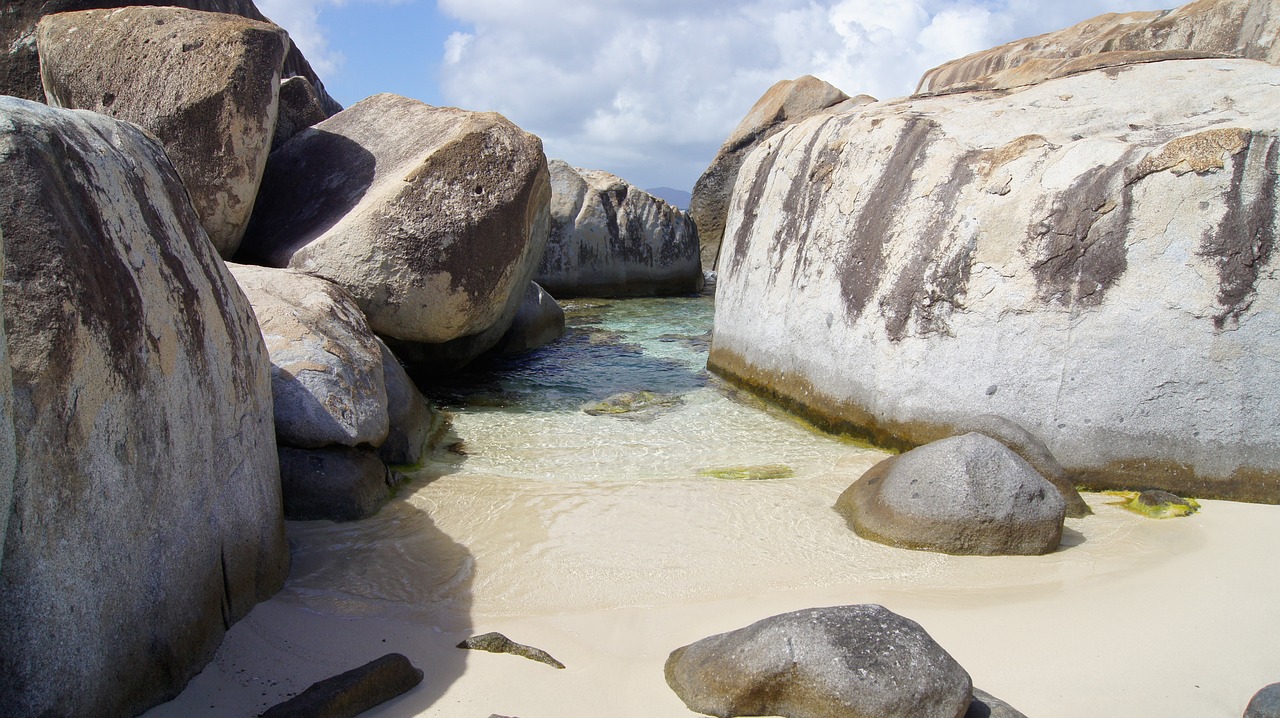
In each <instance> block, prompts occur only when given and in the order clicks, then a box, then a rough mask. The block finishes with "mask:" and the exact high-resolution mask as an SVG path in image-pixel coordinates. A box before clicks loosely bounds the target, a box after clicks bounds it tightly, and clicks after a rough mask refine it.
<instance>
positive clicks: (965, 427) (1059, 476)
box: [955, 414, 1093, 519]
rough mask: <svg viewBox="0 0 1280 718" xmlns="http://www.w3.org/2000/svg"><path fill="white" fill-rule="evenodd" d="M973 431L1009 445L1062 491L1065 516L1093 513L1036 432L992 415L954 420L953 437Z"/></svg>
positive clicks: (1073, 516) (1074, 517) (1075, 517)
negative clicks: (1065, 505)
mask: <svg viewBox="0 0 1280 718" xmlns="http://www.w3.org/2000/svg"><path fill="white" fill-rule="evenodd" d="M972 431H976V432H978V433H979V434H985V435H987V436H989V437H991V438H993V439H995V440H996V441H998V442H1000V443H1001V444H1004V445H1005V446H1007V447H1009V448H1010V449H1012V450H1013V452H1014V453H1015V454H1017V455H1018V456H1021V457H1022V459H1023V460H1024V461H1026V462H1027V463H1028V464H1031V468H1033V469H1035V470H1036V473H1038V474H1040V475H1041V476H1043V477H1044V478H1046V479H1048V480H1049V483H1051V484H1053V485H1054V487H1055V488H1056V489H1058V493H1060V494H1062V500H1063V501H1065V502H1066V504H1067V517H1068V518H1073V519H1078V518H1083V517H1085V516H1089V515H1091V514H1092V513H1093V509H1090V508H1089V504H1087V503H1085V500H1084V499H1083V498H1082V497H1081V496H1080V492H1079V491H1077V490H1076V487H1075V486H1074V485H1072V483H1071V479H1070V477H1068V476H1067V471H1066V469H1064V468H1062V464H1060V463H1058V460H1057V459H1055V458H1054V456H1053V452H1051V451H1049V447H1047V446H1045V445H1044V442H1043V441H1041V440H1040V439H1039V437H1037V436H1036V435H1035V434H1032V433H1031V432H1029V431H1027V430H1026V429H1024V428H1022V427H1021V426H1019V425H1018V424H1017V422H1014V421H1012V420H1009V419H1006V418H1004V417H1003V416H997V415H995V414H980V415H978V416H975V417H972V418H967V419H963V420H961V421H959V422H957V423H956V426H955V435H956V436H959V435H961V434H968V433H969V432H972Z"/></svg>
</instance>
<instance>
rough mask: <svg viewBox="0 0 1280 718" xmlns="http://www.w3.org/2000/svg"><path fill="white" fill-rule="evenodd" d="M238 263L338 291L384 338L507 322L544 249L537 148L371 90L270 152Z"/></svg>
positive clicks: (461, 116) (496, 334)
mask: <svg viewBox="0 0 1280 718" xmlns="http://www.w3.org/2000/svg"><path fill="white" fill-rule="evenodd" d="M262 185H263V190H262V193H261V194H260V195H259V197H258V206H257V208H256V209H255V211H254V217H253V222H252V224H251V227H250V231H249V235H248V236H247V237H246V239H245V244H244V247H243V249H242V252H241V256H242V257H243V258H244V260H245V261H249V262H251V263H260V264H267V265H270V266H276V267H285V266H288V267H292V268H295V269H299V270H302V271H304V272H307V273H309V274H314V275H316V276H320V277H324V278H326V279H329V280H331V281H333V282H336V283H337V284H338V285H340V286H341V287H342V288H344V289H346V290H347V291H348V292H350V293H351V295H352V296H353V297H355V299H356V302H357V303H358V304H359V305H360V308H361V309H362V310H363V311H364V313H365V315H366V316H367V317H368V319H369V324H370V326H372V327H373V329H374V331H376V332H377V333H378V334H380V335H383V336H384V337H393V338H395V339H399V340H403V341H409V342H420V343H429V344H441V343H444V342H448V341H450V340H455V339H460V338H466V337H470V336H475V335H482V334H483V335H485V336H486V337H488V336H489V335H490V334H492V337H491V340H490V341H489V342H488V344H487V346H479V347H473V348H472V349H471V350H472V351H474V354H472V356H474V355H478V354H479V353H480V352H483V351H484V350H485V349H488V348H489V347H491V346H493V344H495V343H497V341H498V340H499V339H501V338H502V334H503V333H505V332H506V330H507V327H509V326H510V324H511V320H512V318H513V317H514V316H515V313H516V310H517V308H518V307H519V304H520V300H521V299H523V296H524V291H525V288H526V287H527V286H528V283H529V280H530V279H531V278H532V276H533V272H534V270H535V269H536V266H537V262H538V259H539V258H540V257H541V256H542V252H543V250H544V248H545V247H546V241H547V232H548V229H549V224H548V222H549V220H548V216H549V209H548V205H549V202H550V196H551V190H550V182H549V180H548V177H547V168H546V158H545V156H544V155H543V153H542V142H541V141H540V140H539V139H538V138H537V137H534V136H533V135H530V134H528V133H527V132H524V131H522V130H521V129H519V128H518V127H516V126H515V125H513V124H511V123H510V122H509V121H507V120H506V119H505V118H503V117H502V116H501V115H497V114H494V113H479V112H467V111H464V110H458V109H455V108H440V107H432V106H430V105H427V104H424V103H422V102H418V101H417V100H410V99H408V98H404V97H399V96H397V95H388V94H383V95H375V96H373V97H370V98H368V99H365V100H363V101H361V102H359V103H357V104H356V105H354V106H352V107H350V108H348V109H347V110H344V111H343V112H341V113H339V114H337V115H335V116H333V117H331V118H329V119H328V120H325V121H324V122H322V123H320V124H319V125H316V126H315V127H312V128H310V129H308V130H306V131H304V132H302V133H300V134H298V135H297V136H295V137H294V138H293V139H292V140H290V141H289V142H287V143H285V145H284V146H283V147H281V148H280V149H279V150H277V151H276V152H274V153H272V155H271V159H270V162H269V163H268V164H267V170H266V175H265V177H264V179H263V183H262Z"/></svg>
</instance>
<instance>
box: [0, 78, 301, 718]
mask: <svg viewBox="0 0 1280 718" xmlns="http://www.w3.org/2000/svg"><path fill="white" fill-rule="evenodd" d="M0 156H3V157H4V158H5V159H4V162H2V163H0V194H3V195H4V197H3V201H0V234H3V237H4V251H5V267H4V269H5V286H4V314H5V329H6V333H7V337H8V342H9V346H8V348H9V358H10V362H11V365H12V369H13V388H14V393H13V396H14V405H13V421H14V433H15V435H16V437H17V447H16V448H17V451H16V453H17V467H18V468H17V474H16V477H15V482H14V493H13V504H12V510H11V513H10V518H9V526H8V537H7V541H6V543H5V547H4V550H5V555H4V561H3V564H2V567H3V571H2V572H0V646H3V650H0V705H2V706H4V710H3V712H4V713H5V715H6V716H15V717H21V716H43V715H77V716H106V715H136V714H138V713H140V712H142V711H143V710H145V709H146V708H148V707H150V706H152V705H155V704H157V703H159V702H162V701H164V700H167V699H168V698H171V697H172V696H173V695H175V694H176V693H177V692H178V691H179V690H180V689H181V688H182V686H183V685H185V684H186V682H187V681H188V680H189V679H190V678H191V677H192V676H194V675H195V674H196V673H197V672H199V671H200V669H201V668H202V667H203V666H204V665H205V664H206V663H207V662H208V661H209V660H211V659H212V657H213V654H214V651H215V649H216V648H217V647H218V644H219V643H220V642H221V640H222V636H223V634H224V633H225V631H226V630H227V628H228V627H230V626H231V624H233V623H235V622H236V621H237V620H238V619H239V618H241V617H242V616H244V615H245V614H246V613H248V612H249V610H250V609H251V608H252V607H253V606H254V604H255V603H257V602H258V601H260V600H263V599H265V598H267V597H268V596H270V595H271V594H272V593H274V592H275V591H276V590H278V589H279V587H280V585H281V584H282V583H283V581H284V578H285V574H286V573H287V570H288V561H289V557H288V548H287V545H286V543H285V536H284V526H283V523H282V522H281V520H280V513H281V503H280V477H279V472H278V469H277V463H276V450H275V431H274V428H273V422H272V413H271V380H270V362H269V360H268V357H267V351H266V347H265V346H264V345H263V342H262V337H261V335H260V334H259V331H258V325H257V322H256V321H255V320H254V316H253V311H252V309H251V308H250V306H249V302H248V301H247V300H246V299H245V297H244V295H243V294H242V293H241V292H240V290H239V288H238V287H237V286H236V284H235V282H234V281H233V280H232V278H231V276H230V274H229V273H228V272H227V269H226V266H225V265H224V264H223V262H222V260H221V259H219V258H218V255H217V254H216V253H215V252H214V250H213V245H212V244H210V243H209V241H208V239H207V238H206V237H205V235H204V230H203V229H202V228H201V226H200V223H199V220H198V218H197V216H196V214H195V211H194V210H193V209H192V207H191V205H190V202H189V200H188V198H187V192H186V190H185V189H184V188H183V186H182V184H181V182H180V180H179V179H178V175H177V173H176V172H175V171H174V169H173V167H172V166H171V165H170V164H169V161H168V159H167V158H166V156H165V152H164V150H163V149H162V148H161V146H160V145H159V144H158V143H157V142H156V141H155V140H154V139H153V138H152V137H151V136H149V135H147V134H145V133H144V132H143V131H142V130H141V129H139V128H138V127H136V126H134V125H131V124H128V123H125V122H120V121H118V120H115V119H112V118H109V117H106V116H104V115H100V114H95V113H91V112H82V111H67V110H60V109H54V108H50V107H47V106H45V105H41V104H37V103H32V102H27V101H24V100H18V99H15V98H11V97H5V98H0Z"/></svg>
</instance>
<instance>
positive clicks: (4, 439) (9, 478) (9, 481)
mask: <svg viewBox="0 0 1280 718" xmlns="http://www.w3.org/2000/svg"><path fill="white" fill-rule="evenodd" d="M3 280H4V234H3V227H0V306H4V281H3ZM11 376H12V371H11V370H10V368H9V341H8V339H6V338H5V333H4V323H3V322H0V569H3V568H4V537H5V534H7V533H8V531H9V508H10V506H11V505H12V503H13V477H14V474H15V473H16V472H17V466H16V464H15V458H14V446H13V383H12V379H11Z"/></svg>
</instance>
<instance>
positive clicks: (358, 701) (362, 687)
mask: <svg viewBox="0 0 1280 718" xmlns="http://www.w3.org/2000/svg"><path fill="white" fill-rule="evenodd" d="M421 682H422V670H421V669H419V668H415V667H414V665H413V664H412V663H410V662H409V659H408V658H406V657H405V656H403V655H401V654H399V653H388V654H387V655H385V656H383V657H381V658H377V659H374V660H372V661H369V662H368V663H366V664H364V665H363V666H360V667H359V668H353V669H351V670H349V671H347V672H345V673H340V674H338V675H336V676H333V677H332V678H326V679H324V680H323V681H319V682H318V683H315V684H313V685H312V686H311V687H309V688H307V690H305V691H303V692H302V693H299V694H298V695H296V696H294V697H293V698H290V699H289V700H287V701H285V702H284V703H280V704H278V705H274V706H272V707H271V708H269V709H267V711H266V712H265V713H263V714H262V718H355V716H358V715H360V714H361V713H364V712H365V711H367V710H369V709H371V708H373V707H375V706H379V705H382V704H383V703H386V702H387V701H389V700H391V699H392V698H395V697H396V696H399V695H402V694H404V693H407V692H408V691H410V690H412V689H413V688H414V687H415V686H417V685H418V684H419V683H421Z"/></svg>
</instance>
